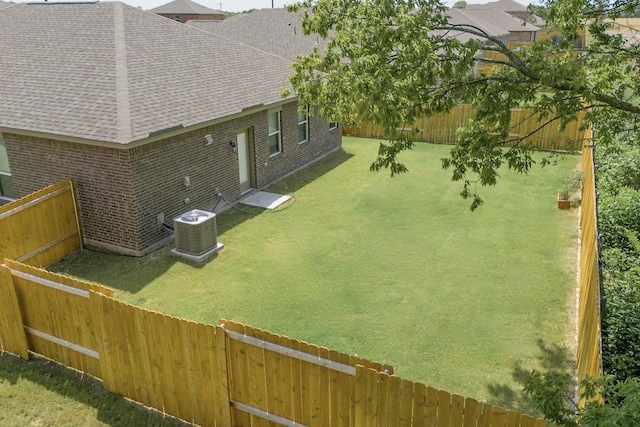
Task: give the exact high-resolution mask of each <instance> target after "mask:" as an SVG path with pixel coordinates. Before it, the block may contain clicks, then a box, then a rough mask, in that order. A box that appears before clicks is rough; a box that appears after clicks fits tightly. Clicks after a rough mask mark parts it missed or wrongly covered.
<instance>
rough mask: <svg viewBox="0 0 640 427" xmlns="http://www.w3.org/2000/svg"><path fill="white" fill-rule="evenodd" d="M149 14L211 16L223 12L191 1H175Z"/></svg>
mask: <svg viewBox="0 0 640 427" xmlns="http://www.w3.org/2000/svg"><path fill="white" fill-rule="evenodd" d="M149 12H153V13H164V14H175V15H209V14H222V12H221V11H219V10H215V9H211V8H208V7H206V6H203V5H201V4H198V3H196V2H193V1H191V0H173V1H172V2H169V3H166V4H163V5H161V6H158V7H156V8H153V9H151V10H150V11H149Z"/></svg>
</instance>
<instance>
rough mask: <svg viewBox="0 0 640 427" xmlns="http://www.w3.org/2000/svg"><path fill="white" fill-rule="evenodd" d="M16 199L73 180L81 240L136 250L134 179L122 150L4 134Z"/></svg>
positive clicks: (137, 239)
mask: <svg viewBox="0 0 640 427" xmlns="http://www.w3.org/2000/svg"><path fill="white" fill-rule="evenodd" d="M4 139H5V143H6V146H7V154H8V155H9V163H10V165H11V174H12V178H13V182H14V186H15V189H16V193H17V196H18V197H22V196H26V195H27V194H29V193H32V192H34V191H36V190H39V189H41V188H43V187H45V186H47V185H50V184H54V183H56V182H58V181H61V180H64V179H69V178H72V177H73V178H75V179H76V181H77V183H78V198H79V203H80V207H81V216H82V223H83V225H84V235H85V238H87V239H91V240H98V241H101V242H104V243H105V244H107V245H115V246H119V247H125V248H137V247H139V246H140V241H139V238H138V233H137V221H136V216H137V213H136V210H135V207H134V203H133V193H132V188H133V184H132V177H131V173H130V171H129V168H128V154H127V152H126V151H125V150H118V149H113V148H102V147H93V146H88V145H81V144H72V143H68V142H61V141H55V140H51V139H43V138H34V137H26V136H20V135H13V134H7V133H5V134H4Z"/></svg>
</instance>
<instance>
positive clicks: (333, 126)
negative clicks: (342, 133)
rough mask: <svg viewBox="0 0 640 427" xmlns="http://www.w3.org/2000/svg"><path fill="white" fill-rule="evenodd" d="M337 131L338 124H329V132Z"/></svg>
mask: <svg viewBox="0 0 640 427" xmlns="http://www.w3.org/2000/svg"><path fill="white" fill-rule="evenodd" d="M333 129H338V122H329V130H333Z"/></svg>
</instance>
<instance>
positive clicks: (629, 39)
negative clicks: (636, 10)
mask: <svg viewBox="0 0 640 427" xmlns="http://www.w3.org/2000/svg"><path fill="white" fill-rule="evenodd" d="M607 23H608V25H609V27H608V28H607V29H606V31H605V32H606V33H607V34H609V35H611V36H620V37H622V39H623V40H624V44H625V46H637V45H638V44H640V18H617V19H615V20H607Z"/></svg>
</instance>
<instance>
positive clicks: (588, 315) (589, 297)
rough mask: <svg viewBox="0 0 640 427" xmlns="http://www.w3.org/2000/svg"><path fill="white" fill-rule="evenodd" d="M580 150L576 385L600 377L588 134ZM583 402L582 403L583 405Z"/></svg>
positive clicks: (593, 202)
mask: <svg viewBox="0 0 640 427" xmlns="http://www.w3.org/2000/svg"><path fill="white" fill-rule="evenodd" d="M587 136H588V137H587V138H585V140H586V141H587V142H585V145H584V148H583V150H582V172H583V179H584V181H583V185H582V203H581V213H580V239H581V243H582V244H581V247H580V286H579V301H578V349H577V355H576V364H577V370H578V381H582V380H583V379H585V378H587V377H593V378H599V377H601V376H602V340H601V331H600V282H599V273H598V240H597V234H598V231H597V221H596V188H595V174H594V164H593V142H592V139H591V137H592V135H591V131H590V130H589V131H588V134H587ZM583 403H584V402H581V404H583Z"/></svg>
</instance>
